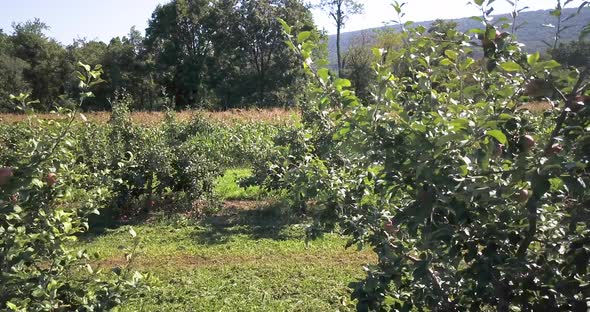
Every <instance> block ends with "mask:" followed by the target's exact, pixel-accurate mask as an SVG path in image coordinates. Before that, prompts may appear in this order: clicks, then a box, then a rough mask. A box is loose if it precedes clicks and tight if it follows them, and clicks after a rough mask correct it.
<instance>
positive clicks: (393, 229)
mask: <svg viewBox="0 0 590 312" xmlns="http://www.w3.org/2000/svg"><path fill="white" fill-rule="evenodd" d="M383 228H384V229H385V232H387V233H388V234H389V235H391V236H393V235H395V234H396V233H397V226H396V225H395V224H394V223H393V222H392V221H387V222H385V224H384V225H383Z"/></svg>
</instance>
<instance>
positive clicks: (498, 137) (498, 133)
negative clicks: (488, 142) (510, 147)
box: [486, 130, 508, 144]
mask: <svg viewBox="0 0 590 312" xmlns="http://www.w3.org/2000/svg"><path fill="white" fill-rule="evenodd" d="M486 134H487V135H489V136H491V137H493V138H494V139H496V140H498V142H500V144H506V142H508V139H507V138H506V135H505V134H504V133H503V132H502V131H500V130H490V131H487V132H486Z"/></svg>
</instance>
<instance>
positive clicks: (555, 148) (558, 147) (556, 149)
mask: <svg viewBox="0 0 590 312" xmlns="http://www.w3.org/2000/svg"><path fill="white" fill-rule="evenodd" d="M562 151H563V146H561V144H559V143H555V144H553V145H551V147H550V148H549V149H547V151H546V154H547V155H557V154H559V153H561V152H562Z"/></svg>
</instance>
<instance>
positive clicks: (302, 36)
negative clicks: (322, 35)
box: [297, 31, 311, 43]
mask: <svg viewBox="0 0 590 312" xmlns="http://www.w3.org/2000/svg"><path fill="white" fill-rule="evenodd" d="M310 36H311V31H302V32H300V33H299V35H297V41H299V43H303V42H304V41H305V40H307V39H308V38H309V37H310Z"/></svg>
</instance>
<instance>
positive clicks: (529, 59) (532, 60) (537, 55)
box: [527, 52, 541, 66]
mask: <svg viewBox="0 0 590 312" xmlns="http://www.w3.org/2000/svg"><path fill="white" fill-rule="evenodd" d="M539 58H541V54H540V53H539V52H536V53H533V54H529V55H528V56H527V63H529V65H531V66H533V65H535V64H536V63H537V62H538V61H539Z"/></svg>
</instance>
